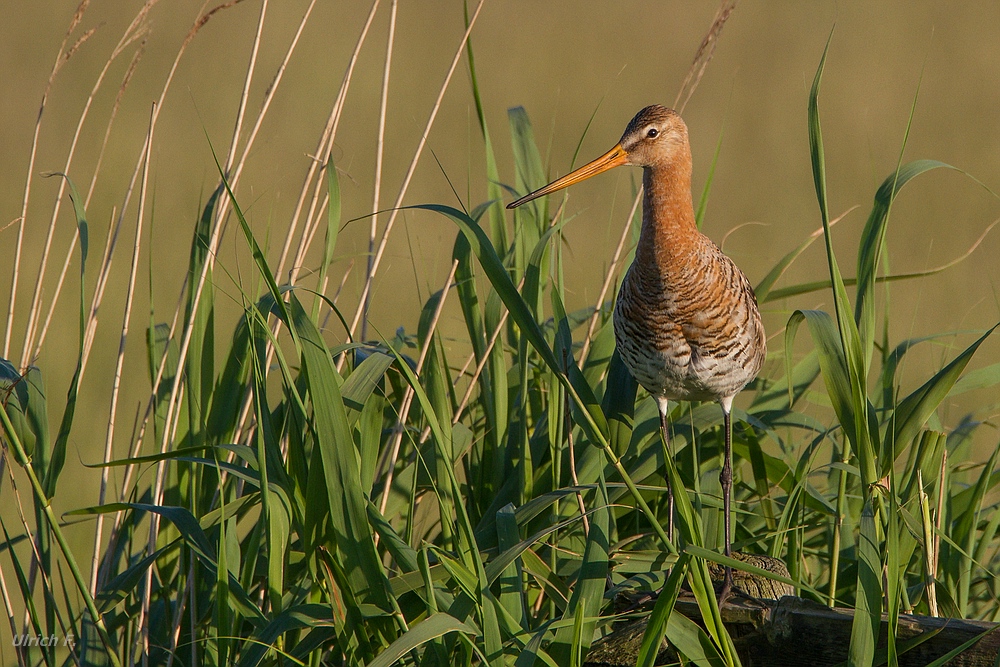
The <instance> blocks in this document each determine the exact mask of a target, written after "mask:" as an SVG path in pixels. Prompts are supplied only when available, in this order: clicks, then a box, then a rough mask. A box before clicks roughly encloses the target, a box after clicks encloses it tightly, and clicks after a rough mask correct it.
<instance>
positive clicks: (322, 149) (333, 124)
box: [234, 0, 379, 442]
mask: <svg viewBox="0 0 1000 667" xmlns="http://www.w3.org/2000/svg"><path fill="white" fill-rule="evenodd" d="M378 5H379V0H374V1H373V2H372V6H371V9H370V10H369V12H368V17H367V19H366V20H365V24H364V26H363V27H362V29H361V34H360V35H359V36H358V41H357V43H356V44H355V46H354V50H353V51H352V53H351V58H350V60H349V61H348V65H347V69H346V71H345V72H344V78H343V80H342V81H341V84H340V90H339V91H338V92H337V97H336V99H335V100H334V103H333V107H332V108H331V109H330V115H329V116H328V117H327V121H326V124H325V125H324V127H323V131H322V133H321V134H320V139H319V142H318V144H317V146H316V151H315V153H314V156H313V160H312V161H311V162H310V164H309V169H308V171H307V172H306V177H305V179H303V182H302V188H301V190H300V191H299V198H298V200H297V201H296V204H295V210H294V212H293V213H292V219H291V223H290V224H289V227H288V231H287V232H286V234H285V242H284V244H283V246H282V250H281V256H280V258H279V260H278V267H277V269H276V270H275V272H274V275H275V276H280V275H281V273H282V272H283V271H284V263H285V261H286V259H287V257H288V251H289V250H290V248H291V243H292V239H293V238H294V237H295V232H296V230H297V229H298V220H299V216H300V215H301V213H302V208H303V206H304V205H305V200H306V197H307V196H308V194H309V189H310V184H311V183H312V182H313V179H314V178H315V179H316V187H315V191H314V194H313V199H312V204H311V205H310V208H309V212H308V214H307V217H306V224H305V228H304V229H303V235H307V234H309V227H310V223H309V221H310V220H311V219H312V215H313V213H314V212H315V210H316V199H317V198H318V193H319V192H320V191H321V188H322V184H323V180H324V179H323V178H322V176H323V173H324V172H325V169H326V168H327V165H328V164H329V156H330V152H331V151H332V149H333V142H334V139H335V137H336V133H337V127H338V125H339V124H340V116H341V112H342V111H343V102H344V100H345V99H346V97H347V91H348V89H349V87H350V84H351V77H352V75H353V72H354V66H355V65H356V63H357V61H358V56H359V54H360V53H361V47H362V46H363V45H364V43H365V40H366V38H367V36H368V30H369V28H371V24H372V20H373V19H374V18H375V10H377V9H378ZM317 156H323V159H320V158H319V157H317ZM324 201H326V200H324ZM323 207H325V204H324V205H323V206H322V207H320V212H322V210H323ZM313 231H314V230H313ZM310 239H311V235H310ZM306 245H308V244H306ZM301 248H302V244H301V243H300V250H301ZM298 256H299V255H298V253H296V257H298ZM297 263H298V260H296V261H295V262H293V264H294V265H297ZM349 271H350V269H348V272H349ZM297 275H298V271H297V269H296V268H295V267H294V266H293V270H292V272H291V273H290V276H289V283H293V282H294V281H295V278H296V277H297ZM346 279H347V274H345V276H344V280H346ZM341 286H343V284H341ZM280 328H281V323H280V322H275V323H274V325H273V326H272V334H273V335H274V336H275V337H276V336H277V335H278V332H279V331H280ZM273 355H274V349H273V347H272V346H271V343H270V341H268V343H267V346H266V357H265V362H264V366H265V368H266V367H267V366H268V365H269V364H270V363H271V359H272V358H273ZM250 397H251V394H250V392H249V391H248V392H245V395H244V398H243V406H242V408H241V409H240V418H239V421H238V422H237V424H238V425H237V427H236V431H235V437H234V439H235V440H236V441H237V442H239V440H240V438H241V437H242V434H243V431H244V429H245V428H246V422H247V419H249V416H250Z"/></svg>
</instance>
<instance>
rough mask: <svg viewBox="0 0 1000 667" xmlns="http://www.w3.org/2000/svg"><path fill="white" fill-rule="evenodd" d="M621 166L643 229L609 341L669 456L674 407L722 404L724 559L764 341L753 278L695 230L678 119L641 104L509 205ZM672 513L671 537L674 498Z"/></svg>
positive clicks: (727, 586) (726, 585) (684, 138)
mask: <svg viewBox="0 0 1000 667" xmlns="http://www.w3.org/2000/svg"><path fill="white" fill-rule="evenodd" d="M623 165H631V166H637V167H642V187H643V198H642V227H641V230H640V233H639V242H638V245H637V246H636V249H635V259H634V260H633V262H632V265H631V266H630V267H629V269H628V271H627V272H626V274H625V277H624V278H623V280H622V283H621V287H620V288H619V291H618V298H617V299H616V302H615V309H614V315H613V319H614V330H615V343H616V346H617V348H618V351H619V354H620V356H621V359H622V361H623V362H624V364H625V366H626V368H627V369H628V370H629V373H631V375H632V377H633V378H635V380H636V382H637V383H638V384H639V385H640V386H642V387H643V388H644V389H645V390H646V391H647V392H649V394H650V395H651V396H652V397H653V398H654V399H655V400H656V403H657V408H658V411H659V416H660V430H661V433H662V437H663V440H664V443H665V444H666V445H667V450H666V451H668V452H669V451H670V449H669V442H670V432H669V422H668V417H667V415H668V406H669V402H670V401H714V402H717V403H718V404H719V405H720V406H721V408H722V414H723V426H724V429H725V436H724V437H725V439H724V443H725V446H724V448H725V451H724V460H723V464H722V470H721V471H720V474H719V482H720V484H721V486H722V498H723V515H724V532H725V536H724V553H725V555H726V556H730V557H731V556H732V530H731V502H732V485H733V473H732V430H733V429H732V407H733V399H734V398H735V397H736V395H737V394H739V392H740V391H742V390H743V388H744V387H746V385H747V384H748V383H750V382H751V381H752V380H753V379H754V378H755V377H756V376H757V373H758V372H759V371H760V368H761V366H762V365H763V363H764V358H765V356H766V354H767V341H766V336H765V332H764V325H763V323H762V322H761V317H760V310H759V308H758V306H757V298H756V295H755V294H754V291H753V286H752V285H751V284H750V281H749V280H747V277H746V276H745V275H744V274H743V272H742V271H740V269H739V267H737V266H736V264H735V263H734V262H733V260H731V259H730V258H729V257H728V256H726V255H725V254H724V253H723V252H722V251H721V250H720V249H719V247H718V246H716V245H715V243H713V242H712V241H711V240H710V239H709V238H708V237H707V236H705V235H704V234H702V233H701V231H700V230H699V229H698V225H697V223H696V221H695V213H694V206H693V203H692V199H691V171H692V161H691V144H690V140H689V138H688V129H687V125H686V124H685V123H684V121H683V119H682V118H681V116H680V114H678V113H677V112H676V111H674V110H673V109H669V108H667V107H665V106H661V105H658V104H654V105H651V106H647V107H645V108H644V109H642V110H641V111H639V113H637V114H636V115H635V117H634V118H632V120H631V121H630V122H629V124H628V126H627V127H626V128H625V132H624V133H623V134H622V137H621V139H620V140H619V142H618V143H617V144H616V145H615V146H614V148H612V149H611V150H610V151H608V152H607V153H605V154H604V155H602V156H601V157H599V158H597V159H596V160H593V161H591V162H589V163H587V164H585V165H583V166H582V167H580V168H579V169H576V170H575V171H572V172H571V173H569V174H567V175H566V176H563V177H562V178H559V179H557V180H555V181H553V182H552V183H550V184H548V185H546V186H544V187H542V188H540V189H538V190H535V191H534V192H532V193H530V194H528V195H525V196H524V197H521V198H520V199H518V200H517V201H514V202H511V203H510V204H508V205H507V208H516V207H518V206H521V205H522V204H525V203H527V202H529V201H531V200H533V199H536V198H538V197H542V196H544V195H547V194H550V193H552V192H556V191H557V190H562V189H563V188H566V187H569V186H570V185H573V184H575V183H579V182H580V181H583V180H585V179H588V178H590V177H592V176H596V175H597V174H600V173H603V172H605V171H608V170H609V169H612V168H614V167H618V166H623ZM667 490H668V494H671V490H670V489H669V486H668V489H667ZM668 515H669V517H670V518H669V519H668V522H669V524H670V530H669V533H670V539H671V540H672V539H673V535H672V532H673V530H672V529H673V526H672V523H673V498H672V494H671V495H670V501H669V504H668ZM732 581H733V578H732V570H731V569H730V568H729V567H726V568H725V574H724V580H723V584H722V588H721V592H720V596H719V599H720V601H725V599H727V598H728V597H729V596H730V594H731V590H732Z"/></svg>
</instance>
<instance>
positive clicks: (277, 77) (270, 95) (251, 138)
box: [220, 0, 316, 218]
mask: <svg viewBox="0 0 1000 667" xmlns="http://www.w3.org/2000/svg"><path fill="white" fill-rule="evenodd" d="M315 6H316V0H311V2H310V3H309V6H308V7H306V11H305V12H304V13H303V14H302V19H301V20H300V21H299V27H298V28H297V29H296V30H295V36H294V37H292V41H291V42H290V43H289V45H288V49H286V50H285V57H284V58H283V59H282V61H281V65H279V66H278V71H277V72H275V74H274V78H273V79H272V80H271V84H270V85H269V86H268V87H267V92H266V93H265V94H264V101H263V102H262V103H261V106H260V111H259V112H258V113H257V119H256V120H255V121H254V125H253V129H251V130H250V134H249V135H247V142H246V145H245V146H244V147H243V153H242V154H241V155H240V159H239V161H238V162H237V163H236V167H235V169H233V173H232V176H231V177H230V186H231V187H233V188H234V189H235V187H236V184H237V183H239V180H240V175H241V174H242V173H243V167H244V166H245V165H246V161H247V158H248V157H249V155H250V149H251V148H253V145H254V142H255V141H256V139H257V134H258V132H259V131H260V126H261V125H262V124H263V122H264V118H265V117H266V116H267V112H268V110H269V109H270V107H271V102H272V101H273V100H274V94H275V93H276V92H277V90H278V87H279V86H280V85H281V79H282V77H283V76H284V74H285V70H286V69H287V68H288V63H289V62H290V61H291V59H292V54H293V53H294V52H295V48H296V47H297V46H298V44H299V38H300V37H301V36H302V31H303V30H304V29H305V27H306V23H308V22H309V17H310V16H311V15H312V10H313V7H315ZM228 205H229V200H228V199H227V200H224V201H223V203H222V206H228ZM221 217H223V216H220V218H221Z"/></svg>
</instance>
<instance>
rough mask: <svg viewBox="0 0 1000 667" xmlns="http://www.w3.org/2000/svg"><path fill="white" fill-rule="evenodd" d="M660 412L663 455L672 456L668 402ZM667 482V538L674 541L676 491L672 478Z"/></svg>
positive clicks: (661, 407)
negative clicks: (672, 485) (673, 487)
mask: <svg viewBox="0 0 1000 667" xmlns="http://www.w3.org/2000/svg"><path fill="white" fill-rule="evenodd" d="M658 405H659V410H660V432H661V433H662V434H663V447H664V449H663V455H664V456H672V453H671V451H670V424H669V422H667V402H666V401H661V402H660V403H659V404H658ZM665 477H666V480H667V537H668V538H669V539H670V541H671V542H673V541H674V490H673V489H672V488H670V477H669V476H665Z"/></svg>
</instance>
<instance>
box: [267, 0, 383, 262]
mask: <svg viewBox="0 0 1000 667" xmlns="http://www.w3.org/2000/svg"><path fill="white" fill-rule="evenodd" d="M378 5H379V0H373V2H372V6H371V9H370V10H369V11H368V18H367V19H366V20H365V24H364V27H363V28H362V29H361V34H360V35H359V36H358V41H357V43H356V44H355V46H354V51H353V52H352V53H351V58H350V60H349V61H348V64H347V69H346V70H345V72H344V79H343V80H342V81H341V83H340V90H339V91H337V97H336V99H335V100H334V102H333V107H332V108H331V109H330V115H329V117H327V120H326V125H325V126H324V127H323V132H322V133H321V134H320V139H319V143H318V144H317V146H316V151H315V152H314V153H313V160H312V162H311V163H310V164H309V170H308V171H307V172H306V177H305V179H304V180H303V181H302V189H301V190H300V191H299V198H298V200H297V201H296V203H295V211H294V212H293V213H292V221H291V224H290V225H289V226H288V232H287V233H286V234H285V243H284V245H283V246H282V248H281V256H280V257H279V258H278V268H277V269H275V271H274V275H275V276H280V275H281V274H282V273H283V272H284V268H285V261H286V260H287V259H288V251H289V250H290V249H291V244H292V239H293V238H294V236H295V232H296V230H297V229H298V223H299V216H300V215H301V214H302V207H303V206H305V201H306V197H308V195H309V190H310V185H311V184H312V182H313V179H315V180H316V185H315V188H314V190H313V197H312V200H311V203H310V208H309V212H308V214H307V215H306V226H308V224H309V221H310V220H311V219H312V216H313V213H314V212H315V208H316V200H317V199H318V198H319V194H318V193H319V191H320V190H321V189H322V187H323V177H322V174H323V170H324V169H325V168H326V165H327V163H328V162H329V159H330V153H331V151H332V150H333V142H334V140H335V138H336V136H337V127H338V126H339V124H340V116H341V112H342V111H343V109H344V100H345V99H346V98H347V91H348V89H349V88H350V85H351V77H352V76H353V75H354V66H355V65H356V64H357V61H358V55H359V54H360V53H361V47H362V45H364V43H365V39H367V37H368V29H369V28H371V25H372V20H373V19H374V18H375V10H377V9H378ZM296 256H299V253H296ZM292 271H295V267H294V266H293V267H292ZM295 275H297V272H296V273H295ZM289 282H294V280H292V279H290V280H289Z"/></svg>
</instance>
